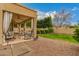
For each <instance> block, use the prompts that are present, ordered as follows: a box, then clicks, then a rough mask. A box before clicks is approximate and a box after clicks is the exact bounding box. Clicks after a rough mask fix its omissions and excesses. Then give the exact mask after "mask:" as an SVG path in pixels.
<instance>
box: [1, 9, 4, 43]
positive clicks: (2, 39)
mask: <svg viewBox="0 0 79 59" xmlns="http://www.w3.org/2000/svg"><path fill="white" fill-rule="evenodd" d="M2 24H3V12H2V10H0V44H2V43H4V42H5V36H4V35H3V28H2V26H3V25H2Z"/></svg>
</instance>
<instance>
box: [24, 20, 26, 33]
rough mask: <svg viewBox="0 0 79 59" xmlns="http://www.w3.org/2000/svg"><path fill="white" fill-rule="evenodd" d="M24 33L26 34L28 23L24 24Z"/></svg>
mask: <svg viewBox="0 0 79 59" xmlns="http://www.w3.org/2000/svg"><path fill="white" fill-rule="evenodd" d="M24 32H25V33H26V22H24Z"/></svg>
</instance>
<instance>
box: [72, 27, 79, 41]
mask: <svg viewBox="0 0 79 59" xmlns="http://www.w3.org/2000/svg"><path fill="white" fill-rule="evenodd" d="M73 38H74V39H75V40H76V41H78V42H79V26H78V27H77V28H76V29H75V31H74V36H73Z"/></svg>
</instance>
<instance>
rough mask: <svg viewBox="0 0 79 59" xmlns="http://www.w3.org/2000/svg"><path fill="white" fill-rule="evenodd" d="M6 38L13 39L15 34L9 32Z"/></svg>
mask: <svg viewBox="0 0 79 59" xmlns="http://www.w3.org/2000/svg"><path fill="white" fill-rule="evenodd" d="M5 37H6V40H9V39H13V38H14V33H13V32H10V31H9V32H7V33H6V35H5Z"/></svg>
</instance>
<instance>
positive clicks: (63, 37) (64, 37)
mask: <svg viewBox="0 0 79 59" xmlns="http://www.w3.org/2000/svg"><path fill="white" fill-rule="evenodd" d="M39 36H41V37H45V38H50V39H57V40H66V41H69V42H72V43H78V42H77V41H76V40H75V39H74V38H73V37H72V35H66V34H39Z"/></svg>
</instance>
